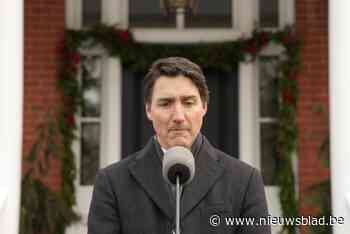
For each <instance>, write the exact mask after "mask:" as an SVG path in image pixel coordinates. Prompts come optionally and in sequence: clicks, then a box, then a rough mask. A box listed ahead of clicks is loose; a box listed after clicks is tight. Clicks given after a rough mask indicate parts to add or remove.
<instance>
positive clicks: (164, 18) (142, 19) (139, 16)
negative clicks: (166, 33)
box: [129, 0, 233, 28]
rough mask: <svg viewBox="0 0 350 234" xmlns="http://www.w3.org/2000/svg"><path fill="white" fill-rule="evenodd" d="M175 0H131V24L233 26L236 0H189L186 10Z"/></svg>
mask: <svg viewBox="0 0 350 234" xmlns="http://www.w3.org/2000/svg"><path fill="white" fill-rule="evenodd" d="M171 2H174V1H172V0H144V1H139V0H129V27H139V28H182V27H185V28H232V26H233V24H232V22H233V20H232V19H233V18H232V12H233V11H232V9H233V8H232V2H233V0H220V1H212V0H189V1H187V4H186V6H185V8H184V11H181V10H176V9H175V8H174V7H173V6H172V5H171Z"/></svg>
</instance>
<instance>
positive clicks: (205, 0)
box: [186, 0, 233, 28]
mask: <svg viewBox="0 0 350 234" xmlns="http://www.w3.org/2000/svg"><path fill="white" fill-rule="evenodd" d="M232 1H233V0H219V1H212V0H200V1H192V2H194V4H193V5H192V9H190V8H188V9H187V10H186V27H187V28H223V27H228V28H230V27H232V15H231V12H232Z"/></svg>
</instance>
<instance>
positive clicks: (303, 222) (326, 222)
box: [209, 215, 345, 227]
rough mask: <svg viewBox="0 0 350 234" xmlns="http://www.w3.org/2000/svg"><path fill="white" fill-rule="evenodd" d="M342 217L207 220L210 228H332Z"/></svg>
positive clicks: (217, 217)
mask: <svg viewBox="0 0 350 234" xmlns="http://www.w3.org/2000/svg"><path fill="white" fill-rule="evenodd" d="M344 222H345V220H344V217H334V216H329V217H326V216H323V217H312V216H306V217H305V216H301V217H295V218H287V217H274V216H270V215H269V216H267V217H262V218H254V217H220V216H219V215H212V216H211V217H210V219H209V223H210V225H211V226H213V227H215V226H219V225H222V224H224V225H226V226H263V225H287V226H333V225H338V224H340V225H341V224H344Z"/></svg>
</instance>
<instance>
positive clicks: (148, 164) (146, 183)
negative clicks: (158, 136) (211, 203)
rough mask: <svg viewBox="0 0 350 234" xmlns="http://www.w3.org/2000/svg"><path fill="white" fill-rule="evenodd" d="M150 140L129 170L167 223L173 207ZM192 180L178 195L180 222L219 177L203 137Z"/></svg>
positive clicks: (218, 168)
mask: <svg viewBox="0 0 350 234" xmlns="http://www.w3.org/2000/svg"><path fill="white" fill-rule="evenodd" d="M152 141H153V139H151V140H150V141H149V142H148V143H147V145H146V146H145V147H144V148H143V149H142V150H141V151H140V153H139V154H138V155H137V156H136V158H135V160H134V162H133V163H132V164H130V166H129V170H130V173H131V174H132V175H133V177H134V178H135V179H136V181H138V183H139V184H140V185H141V187H142V188H143V189H144V190H145V191H146V193H147V194H148V196H149V197H150V198H151V199H152V200H153V202H154V203H155V204H156V205H157V206H158V207H159V208H160V210H161V211H162V212H163V213H164V214H165V215H166V216H167V217H168V218H169V219H171V220H174V216H175V204H173V200H172V199H171V198H170V194H169V192H170V191H169V189H168V187H167V184H166V182H165V181H164V179H163V176H162V165H161V161H160V160H159V158H158V156H157V153H156V149H155V146H154V143H153V142H152ZM195 164H196V165H195V167H196V171H195V176H194V178H193V180H192V182H191V183H190V184H188V185H187V186H186V187H185V188H184V191H183V194H182V201H181V203H182V205H181V218H183V217H185V216H186V214H188V213H189V212H190V211H191V210H192V209H193V208H194V207H195V206H196V205H197V204H198V203H199V202H200V201H201V200H202V198H203V197H204V196H205V195H206V194H207V193H208V191H209V190H210V188H211V187H212V186H213V185H214V184H215V182H216V181H217V180H218V178H219V177H220V176H221V175H222V174H223V171H224V170H223V166H222V165H220V163H219V161H218V158H217V154H216V153H215V152H214V148H213V147H212V146H211V145H210V143H209V142H208V140H207V139H206V138H205V137H204V136H203V145H202V147H201V148H200V150H199V153H198V156H197V157H196V158H195Z"/></svg>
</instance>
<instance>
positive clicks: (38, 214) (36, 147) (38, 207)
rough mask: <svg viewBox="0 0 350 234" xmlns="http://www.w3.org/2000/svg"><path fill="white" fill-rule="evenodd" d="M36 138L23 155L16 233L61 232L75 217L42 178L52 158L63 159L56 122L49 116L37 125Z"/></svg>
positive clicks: (69, 204) (61, 194) (61, 197)
mask: <svg viewBox="0 0 350 234" xmlns="http://www.w3.org/2000/svg"><path fill="white" fill-rule="evenodd" d="M38 130H39V134H38V137H37V140H36V141H35V143H34V144H33V145H32V148H31V150H30V152H29V155H28V156H27V157H25V158H24V160H25V162H26V166H27V168H28V169H27V170H26V171H25V173H24V176H23V179H22V194H23V195H22V196H21V212H20V214H21V218H20V234H38V233H50V234H64V233H65V228H66V227H68V226H69V225H70V224H72V223H73V222H75V221H78V220H79V216H78V215H77V214H76V213H75V211H73V209H72V203H68V202H67V200H66V198H65V197H64V193H63V190H61V192H54V191H52V190H50V189H49V188H48V187H47V186H46V185H45V184H44V183H43V181H42V178H43V177H45V176H47V174H48V172H49V170H50V162H51V161H52V160H53V159H60V160H62V161H63V160H64V158H65V154H62V149H61V148H62V144H61V143H60V142H61V139H58V136H59V135H60V134H59V130H58V124H57V121H56V120H55V119H54V118H52V117H51V116H50V117H49V119H48V120H46V121H45V122H44V124H43V125H41V126H40V127H39V128H38Z"/></svg>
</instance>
